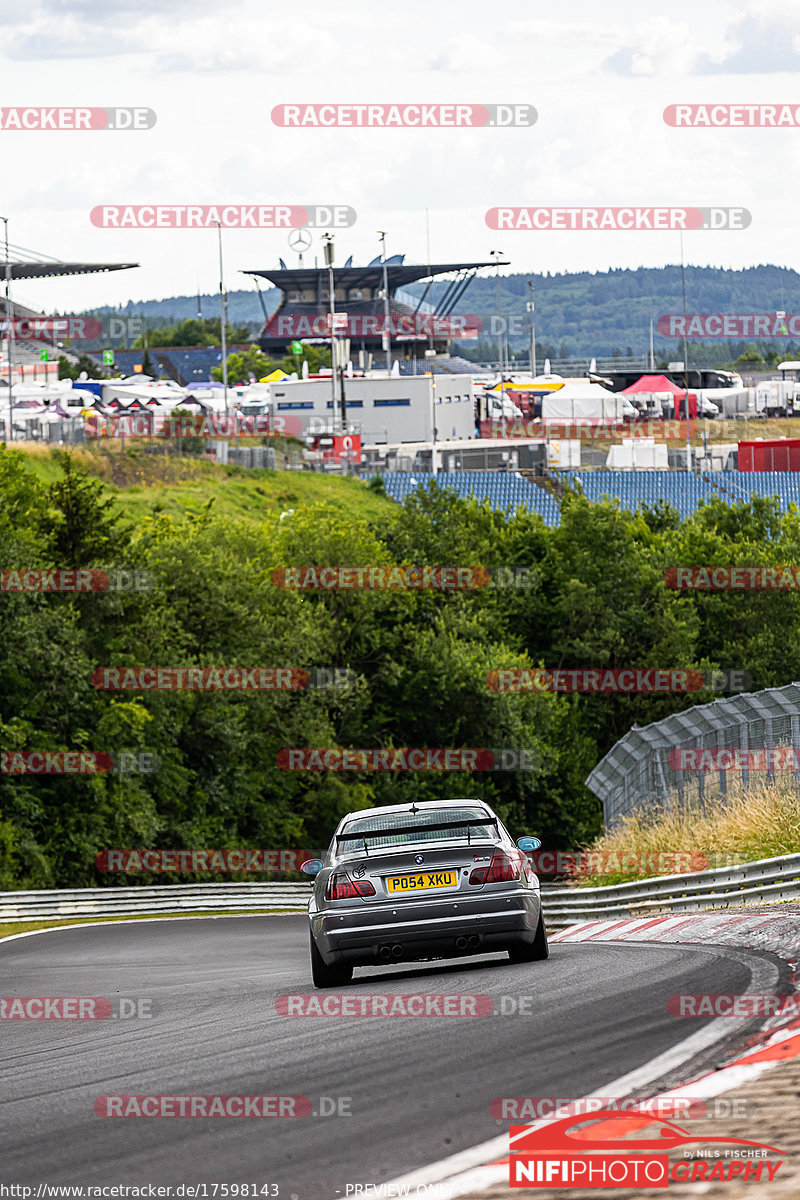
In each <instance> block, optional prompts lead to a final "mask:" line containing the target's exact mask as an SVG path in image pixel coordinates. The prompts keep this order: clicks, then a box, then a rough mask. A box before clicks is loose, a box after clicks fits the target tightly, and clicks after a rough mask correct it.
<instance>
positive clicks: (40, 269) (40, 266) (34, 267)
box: [0, 259, 139, 281]
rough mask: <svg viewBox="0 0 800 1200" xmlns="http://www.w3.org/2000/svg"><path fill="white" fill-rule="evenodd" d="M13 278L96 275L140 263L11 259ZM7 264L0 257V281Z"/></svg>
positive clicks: (136, 265)
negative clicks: (17, 260)
mask: <svg viewBox="0 0 800 1200" xmlns="http://www.w3.org/2000/svg"><path fill="white" fill-rule="evenodd" d="M10 266H11V278H12V279H49V278H51V277H54V276H56V275H96V274H97V273H98V272H101V271H127V270H129V269H130V268H131V267H138V266H139V264H138V263H82V262H36V261H29V262H14V260H13V259H12V260H10ZM5 274H6V264H5V260H4V259H0V281H2V280H3V279H5Z"/></svg>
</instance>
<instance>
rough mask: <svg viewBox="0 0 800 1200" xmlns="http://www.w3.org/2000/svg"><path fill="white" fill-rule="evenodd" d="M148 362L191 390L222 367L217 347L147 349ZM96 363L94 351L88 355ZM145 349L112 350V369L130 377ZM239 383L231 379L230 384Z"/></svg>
mask: <svg viewBox="0 0 800 1200" xmlns="http://www.w3.org/2000/svg"><path fill="white" fill-rule="evenodd" d="M247 349H249V347H248V346H239V345H236V346H229V347H228V351H229V352H230V353H231V354H233V353H236V352H238V351H243V350H247ZM149 354H150V361H151V362H152V364H153V366H154V367H155V368H156V375H157V376H159V377H163V376H166V377H167V378H168V379H174V381H175V382H176V383H179V384H180V385H181V387H188V388H190V387H192V385H193V384H195V383H205V382H207V381H208V380H210V379H211V371H212V368H214V367H219V366H221V365H222V348H221V347H220V346H170V347H168V348H164V347H160V346H158V347H152V346H151V347H150V349H149ZM91 357H92V358H93V359H94V360H95V361H96V362H98V363H101V362H102V361H103V354H102V351H96V352H94V353H93V354H92V356H91ZM143 358H144V350H143V349H138V350H115V351H114V367H115V369H116V370H118V371H120V372H121V373H122V374H123V375H133V374H135V372H134V367H136V366H139V365H141V362H142V359H143ZM236 382H238V380H233V379H232V380H231V384H233V383H236Z"/></svg>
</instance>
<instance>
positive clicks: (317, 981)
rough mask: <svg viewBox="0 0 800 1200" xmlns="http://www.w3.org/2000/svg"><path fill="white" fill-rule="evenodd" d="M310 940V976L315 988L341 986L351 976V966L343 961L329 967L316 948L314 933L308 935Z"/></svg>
mask: <svg viewBox="0 0 800 1200" xmlns="http://www.w3.org/2000/svg"><path fill="white" fill-rule="evenodd" d="M309 938H310V942H311V978H312V980H313V981H314V987H315V988H331V987H343V986H344V985H345V984H346V983H350V982H351V980H352V978H353V968H352V967H348V966H347V965H346V964H345V963H336V965H335V966H333V967H329V966H328V964H327V963H326V962H325V959H324V958H323V957H322V955H321V954H320V952H319V950H318V949H317V943H316V942H315V941H314V935H313V934H310V935H309Z"/></svg>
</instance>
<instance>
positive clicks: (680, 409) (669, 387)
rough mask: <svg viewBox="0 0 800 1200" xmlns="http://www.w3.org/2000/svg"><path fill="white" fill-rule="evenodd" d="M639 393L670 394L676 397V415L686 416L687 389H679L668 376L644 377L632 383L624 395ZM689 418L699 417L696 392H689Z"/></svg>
mask: <svg viewBox="0 0 800 1200" xmlns="http://www.w3.org/2000/svg"><path fill="white" fill-rule="evenodd" d="M637 392H648V393H652V392H669V393H670V394H671V395H672V396H674V397H675V409H676V413H678V414H679V415H680V416H681V417H685V416H686V407H685V403H684V396H685V394H686V389H685V388H682V387H678V385H677V384H676V383H673V382H672V380H671V379H667V377H666V375H642V377H641V379H637V380H636V383H632V384H631V386H630V387H626V388H624V389H623V391H622V395H623V396H631V395H635V394H636V393H637ZM689 416H690V417H696V416H697V396H696V395H695V393H694V392H689Z"/></svg>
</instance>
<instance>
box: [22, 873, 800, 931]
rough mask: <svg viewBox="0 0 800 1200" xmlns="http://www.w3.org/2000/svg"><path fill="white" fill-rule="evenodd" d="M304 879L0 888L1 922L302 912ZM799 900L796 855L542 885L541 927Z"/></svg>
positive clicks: (305, 894)
mask: <svg viewBox="0 0 800 1200" xmlns="http://www.w3.org/2000/svg"><path fill="white" fill-rule="evenodd" d="M311 888H312V884H311V883H310V882H309V883H190V884H162V885H161V886H159V887H121V888H120V887H117V888H110V887H109V888H74V889H71V890H63V891H62V890H53V891H35V892H34V891H32V892H0V922H4V921H8V922H12V921H13V922H20V923H23V922H26V921H38V920H41V919H42V918H43V917H56V918H67V917H114V916H148V915H152V914H156V915H157V914H159V913H192V912H237V911H243V912H253V911H264V912H276V911H277V912H304V911H305V909H306V906H307V904H308V901H309V898H310V896H311ZM798 899H800V854H785V855H782V856H781V857H779V858H765V859H760V860H758V861H757V862H749V863H742V864H741V865H740V866H736V867H721V868H717V869H714V870H710V871H697V872H694V873H692V874H686V875H662V876H657V877H655V878H652V879H643V880H641V881H640V880H634V881H633V882H631V883H619V884H614V885H613V886H610V887H593V888H581V887H574V886H573V887H554V886H552V885H549V884H545V885H543V887H542V906H543V908H544V914H545V918H546V920H547V925H548V928H550V929H553V930H555V929H563V928H565V927H566V926H567V925H573V924H575V923H576V922H578V921H591V920H605V919H608V918H614V917H619V918H624V917H636V916H648V915H652V914H656V913H680V912H693V911H701V910H703V909H710V908H728V907H730V906H732V905H736V906H739V905H747V904H763V903H769V902H770V901H776V900H798Z"/></svg>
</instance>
